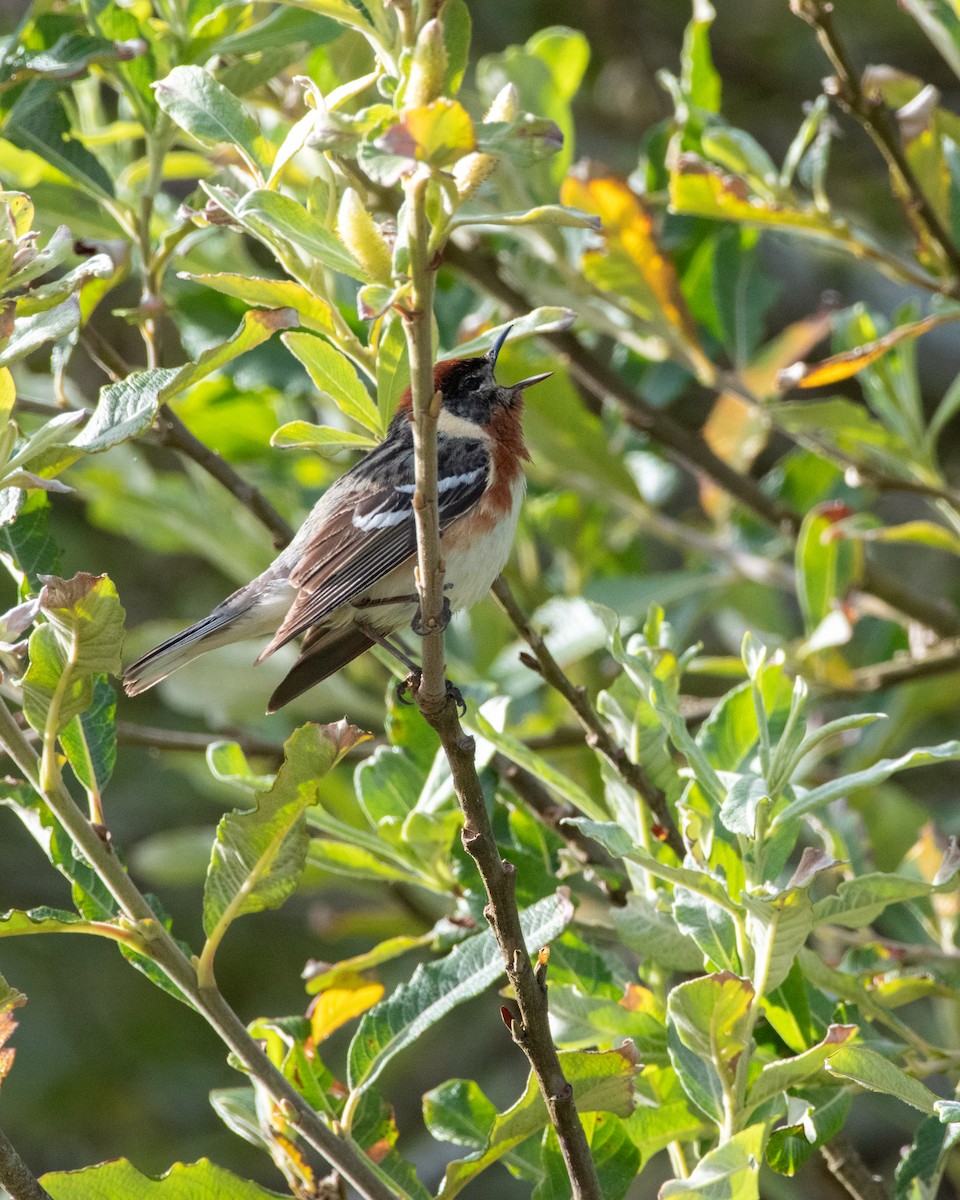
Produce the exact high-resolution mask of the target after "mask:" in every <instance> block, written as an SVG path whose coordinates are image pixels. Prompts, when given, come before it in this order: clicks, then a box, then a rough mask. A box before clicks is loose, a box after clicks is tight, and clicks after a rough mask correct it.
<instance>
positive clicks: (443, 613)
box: [410, 596, 453, 637]
mask: <svg viewBox="0 0 960 1200" xmlns="http://www.w3.org/2000/svg"><path fill="white" fill-rule="evenodd" d="M452 615H453V612H452V610H451V608H450V598H449V597H448V596H444V598H443V607H442V608H441V609H440V621H439V624H440V628H441V629H446V627H447V626H448V625H449V624H450V618H451V616H452ZM410 628H411V629H412V630H413V632H414V633H415V634H416V635H417V637H426V636H427V634H428V633H430V632H432V631H431V630H429V629H427V628H426V627H425V626H424V624H423V613H422V612H421V611H420V608H419V606H418V608H417V611H416V612H415V613H414V615H413V620H412V621H411V622H410Z"/></svg>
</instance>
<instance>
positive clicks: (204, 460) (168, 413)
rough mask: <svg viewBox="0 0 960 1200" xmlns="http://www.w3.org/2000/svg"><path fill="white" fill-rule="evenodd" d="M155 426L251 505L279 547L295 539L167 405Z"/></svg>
mask: <svg viewBox="0 0 960 1200" xmlns="http://www.w3.org/2000/svg"><path fill="white" fill-rule="evenodd" d="M155 429H156V431H157V435H158V437H159V439H160V441H161V442H162V443H163V445H164V446H172V447H173V449H175V450H179V451H180V453H181V454H184V455H186V457H187V458H189V459H192V460H193V462H195V463H196V464H197V466H199V467H202V468H203V470H204V471H206V472H207V474H208V475H211V476H213V478H214V479H215V480H216V481H217V483H219V484H221V485H222V486H223V487H225V488H226V489H227V491H228V492H230V493H231V495H233V496H236V498H237V499H238V500H239V501H240V503H241V504H242V505H243V506H244V508H248V509H249V510H250V512H251V513H253V515H254V516H255V517H256V518H257V520H258V521H259V522H260V524H261V525H263V526H265V527H266V528H267V529H269V530H270V533H271V535H272V537H273V544H274V546H275V548H276V549H277V550H282V549H283V548H284V546H286V545H287V544H288V543H289V542H291V541H292V540H293V529H292V528H291V527H290V525H288V524H287V522H286V521H285V520H284V519H283V517H282V516H281V515H280V514H279V513H278V512H277V510H276V509H275V508H274V507H273V505H272V504H271V503H270V501H269V500H268V499H267V498H266V496H264V494H263V493H262V492H261V491H260V489H259V488H256V487H254V486H253V484H252V483H247V481H246V480H245V479H244V478H243V476H242V475H240V474H239V473H238V472H237V471H235V470H234V468H233V467H232V466H231V465H230V464H229V463H228V462H227V460H226V459H225V458H221V457H220V455H219V454H217V452H216V451H215V450H211V449H210V447H209V446H207V445H206V444H205V443H204V442H201V441H200V439H199V438H198V437H195V436H194V435H193V434H192V433H191V432H190V430H189V429H188V428H187V427H186V425H184V423H183V422H182V421H181V420H180V418H179V417H178V416H177V414H176V413H175V412H174V411H173V409H172V408H169V407H168V406H167V405H166V404H161V406H160V411H159V413H157V421H156V425H155Z"/></svg>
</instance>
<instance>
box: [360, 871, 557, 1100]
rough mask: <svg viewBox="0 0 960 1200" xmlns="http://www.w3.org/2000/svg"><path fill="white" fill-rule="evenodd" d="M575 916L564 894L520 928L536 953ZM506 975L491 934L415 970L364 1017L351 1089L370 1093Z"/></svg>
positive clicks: (527, 916) (528, 914)
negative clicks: (455, 1012) (393, 1064)
mask: <svg viewBox="0 0 960 1200" xmlns="http://www.w3.org/2000/svg"><path fill="white" fill-rule="evenodd" d="M572 916H573V907H572V905H571V904H570V901H569V899H568V898H567V897H566V895H564V894H562V893H557V894H556V895H553V896H547V897H546V898H545V899H543V900H540V901H538V902H537V903H536V904H534V905H532V906H531V907H530V908H528V909H525V910H524V911H523V912H522V913H521V914H520V923H521V925H522V927H523V934H524V941H525V942H526V944H527V947H528V949H529V950H530V951H531V952H535V951H536V949H538V948H539V947H540V946H543V945H545V944H547V943H548V942H550V941H551V940H552V939H553V938H555V937H557V935H558V934H559V933H561V931H562V930H563V929H564V928H565V926H566V925H567V924H568V923H569V921H570V918H571V917H572ZM503 971H504V966H503V958H502V956H501V954H500V950H499V948H498V947H497V943H496V939H495V938H494V936H493V931H492V930H485V931H484V932H483V933H477V934H474V935H473V936H472V937H469V938H467V939H466V940H465V941H463V942H461V943H460V944H459V945H457V946H455V947H454V948H453V950H451V951H450V953H449V954H448V955H447V956H446V958H443V959H441V960H440V961H439V962H433V963H429V964H427V965H426V966H423V965H421V966H419V967H417V969H416V971H415V972H414V974H413V976H412V978H411V979H410V981H409V982H408V983H402V984H401V985H400V986H399V987H398V988H397V989H396V991H395V992H393V994H392V995H391V996H389V997H388V998H387V999H386V1000H384V1001H381V1003H380V1004H378V1005H376V1007H374V1008H372V1009H371V1010H370V1011H369V1012H368V1013H366V1014H364V1017H363V1020H362V1021H361V1022H360V1028H359V1029H358V1030H357V1032H356V1034H355V1035H354V1038H353V1041H352V1042H351V1043H350V1050H349V1052H348V1080H349V1084H350V1088H351V1089H352V1090H354V1091H356V1090H359V1089H362V1088H365V1087H368V1086H369V1085H370V1084H371V1083H373V1081H374V1080H375V1079H376V1078H377V1076H378V1075H379V1074H380V1072H381V1071H382V1070H383V1068H384V1067H385V1066H386V1065H387V1063H388V1062H389V1061H390V1060H391V1059H392V1058H394V1057H395V1056H396V1055H397V1054H399V1053H400V1051H401V1050H403V1049H405V1048H406V1047H407V1046H409V1045H411V1044H412V1043H413V1042H415V1041H416V1040H417V1039H418V1038H419V1036H420V1034H421V1033H423V1031H424V1030H425V1029H429V1027H430V1026H431V1025H433V1024H435V1023H436V1022H437V1021H439V1020H440V1018H441V1017H443V1016H445V1015H446V1014H447V1013H448V1012H450V1010H451V1009H453V1008H455V1007H456V1006H457V1005H458V1004H462V1003H463V1001H464V1000H469V999H470V998H471V997H472V996H476V995H478V994H479V993H480V992H482V991H483V989H484V988H486V987H489V985H490V984H491V983H493V982H494V981H495V980H497V979H499V977H500V976H501V975H502V974H503Z"/></svg>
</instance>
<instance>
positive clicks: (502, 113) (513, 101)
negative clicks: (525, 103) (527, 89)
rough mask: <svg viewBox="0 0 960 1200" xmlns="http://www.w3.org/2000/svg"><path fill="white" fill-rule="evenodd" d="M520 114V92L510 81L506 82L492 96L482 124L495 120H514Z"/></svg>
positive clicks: (490, 123) (491, 122)
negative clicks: (491, 101)
mask: <svg viewBox="0 0 960 1200" xmlns="http://www.w3.org/2000/svg"><path fill="white" fill-rule="evenodd" d="M519 116H520V93H519V92H518V91H517V89H516V86H515V85H514V84H512V83H506V84H504V86H503V87H502V88H501V89H500V91H499V92H497V94H496V95H495V96H494V98H493V103H492V104H491V105H490V107H489V108H488V109H487V115H486V116H485V117H484V118H483V123H484V125H492V124H493V123H494V122H497V121H504V122H508V121H515V120H516V119H517V117H519Z"/></svg>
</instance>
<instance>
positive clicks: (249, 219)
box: [211, 188, 369, 283]
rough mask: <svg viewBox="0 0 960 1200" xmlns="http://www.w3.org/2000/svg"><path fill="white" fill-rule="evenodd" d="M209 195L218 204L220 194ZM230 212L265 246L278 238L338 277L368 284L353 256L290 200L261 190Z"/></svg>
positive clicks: (317, 222) (213, 190)
mask: <svg viewBox="0 0 960 1200" xmlns="http://www.w3.org/2000/svg"><path fill="white" fill-rule="evenodd" d="M211 195H213V196H214V199H216V200H218V201H219V202H221V203H222V200H221V196H222V193H220V192H217V191H216V190H215V189H211ZM228 211H229V210H228ZM234 212H235V213H236V216H237V219H238V220H239V221H240V223H241V224H242V225H244V226H245V227H247V228H248V229H249V230H250V232H251V233H254V234H256V236H257V237H259V238H260V239H261V240H263V241H265V242H266V243H267V245H273V244H274V242H275V240H276V237H277V236H278V235H279V237H281V238H283V239H285V240H286V241H287V242H289V243H290V244H291V245H292V246H294V247H295V248H297V249H299V250H302V251H303V252H304V253H306V254H309V255H311V256H312V257H313V258H315V259H316V260H317V261H318V262H320V263H322V264H323V265H324V266H325V267H329V268H330V270H331V271H339V272H340V273H341V275H347V276H348V277H349V278H350V279H359V280H360V282H361V283H368V282H369V280H368V279H367V275H366V272H365V271H364V270H363V268H362V267H361V266H360V264H359V263H358V262H357V261H356V259H355V258H354V257H353V255H352V254H349V253H348V252H347V251H346V250H345V249H344V248H343V246H342V245H341V244H340V242H339V241H338V240H337V237H336V235H335V234H333V233H331V232H330V230H329V229H327V228H326V227H325V226H323V225H321V224H320V222H319V221H318V220H317V218H316V217H314V216H311V214H310V213H308V212H307V210H306V209H305V208H304V207H303V205H302V204H298V203H297V202H296V200H293V199H291V197H289V196H284V195H281V194H280V193H279V192H268V191H266V190H264V189H262V188H261V189H259V190H256V191H253V192H248V193H247V194H246V195H245V196H244V197H243V199H242V200H241V201H240V203H239V204H238V205H237V206H236V208H235V209H234Z"/></svg>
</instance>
